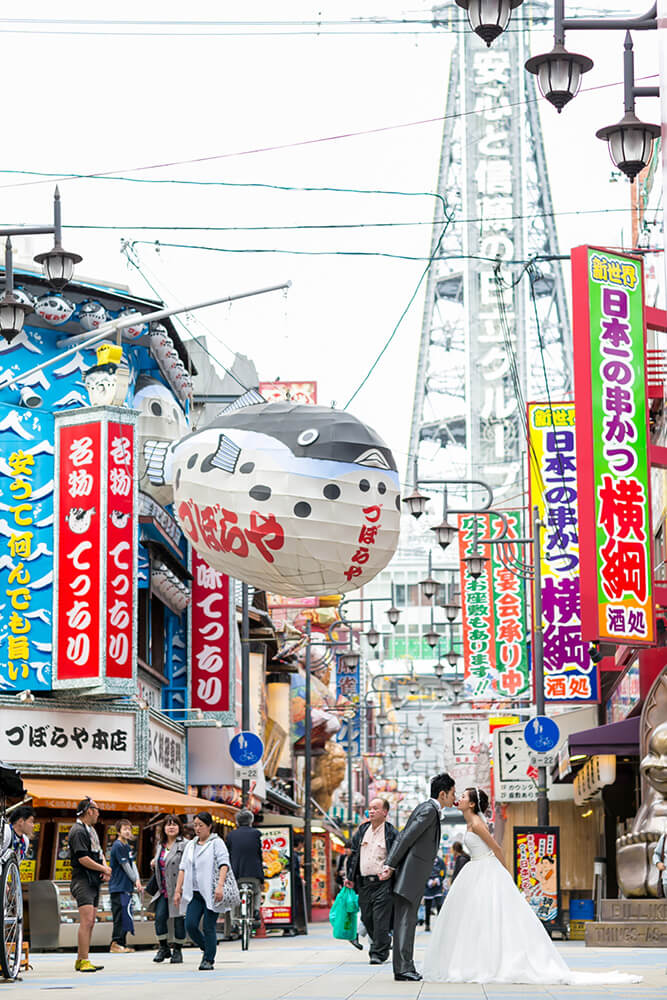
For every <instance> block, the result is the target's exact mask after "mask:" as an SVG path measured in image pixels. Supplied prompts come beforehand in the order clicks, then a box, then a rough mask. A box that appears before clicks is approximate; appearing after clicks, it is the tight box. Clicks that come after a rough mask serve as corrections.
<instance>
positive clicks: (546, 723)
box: [523, 715, 560, 753]
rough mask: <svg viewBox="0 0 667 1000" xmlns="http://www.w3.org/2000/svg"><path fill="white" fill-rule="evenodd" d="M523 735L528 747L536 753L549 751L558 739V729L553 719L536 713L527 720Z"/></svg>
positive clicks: (556, 743)
mask: <svg viewBox="0 0 667 1000" xmlns="http://www.w3.org/2000/svg"><path fill="white" fill-rule="evenodd" d="M523 735H524V739H525V741H526V743H527V744H528V746H529V747H530V749H531V750H534V751H535V752H536V753H549V751H550V750H554V749H555V748H556V747H557V746H558V743H559V741H560V729H559V728H558V726H557V724H556V723H555V722H554V720H553V719H549V718H548V717H547V716H546V715H536V716H535V718H534V719H531V720H530V722H527V723H526V725H525V727H524V730H523Z"/></svg>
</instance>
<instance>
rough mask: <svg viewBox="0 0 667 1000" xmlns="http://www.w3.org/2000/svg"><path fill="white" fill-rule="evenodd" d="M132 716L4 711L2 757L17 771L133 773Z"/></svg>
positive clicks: (0, 728) (0, 737)
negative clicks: (82, 769) (91, 769)
mask: <svg viewBox="0 0 667 1000" xmlns="http://www.w3.org/2000/svg"><path fill="white" fill-rule="evenodd" d="M136 727H137V717H136V715H135V713H134V712H87V711H82V710H81V709H76V710H72V711H69V710H67V709H60V708H59V709H54V710H51V709H46V708H28V709H26V708H6V707H4V706H3V709H2V725H0V757H1V759H2V760H4V761H6V762H7V763H11V764H16V765H18V766H20V767H27V768H32V770H35V768H39V767H40V766H42V767H43V766H44V761H45V760H47V761H48V763H49V766H51V767H52V766H54V765H57V766H58V767H61V768H62V767H77V766H78V767H88V768H89V767H94V768H105V769H108V771H109V773H110V774H112V773H117V772H118V770H119V769H120V770H121V772H122V771H125V772H126V771H127V770H128V769H134V767H135V761H136Z"/></svg>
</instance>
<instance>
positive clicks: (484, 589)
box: [459, 511, 530, 701]
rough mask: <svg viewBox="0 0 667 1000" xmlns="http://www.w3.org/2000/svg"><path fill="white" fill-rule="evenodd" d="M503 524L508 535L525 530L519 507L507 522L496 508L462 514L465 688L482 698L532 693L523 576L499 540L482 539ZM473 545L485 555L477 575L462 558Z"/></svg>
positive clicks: (497, 531) (516, 535)
mask: <svg viewBox="0 0 667 1000" xmlns="http://www.w3.org/2000/svg"><path fill="white" fill-rule="evenodd" d="M505 524H506V525H507V534H506V535H505V537H506V538H507V539H508V540H511V539H513V538H519V537H520V536H521V519H520V514H519V513H518V512H513V511H509V512H507V513H506V514H505V522H503V519H502V518H501V517H500V516H499V515H497V514H481V515H479V514H478V515H467V514H461V515H459V555H460V567H461V580H462V602H461V603H462V617H463V656H464V689H465V692H466V694H467V695H468V696H469V697H470V698H472V699H477V700H483V701H486V700H489V699H490V698H493V699H494V700H496V699H502V698H508V699H512V700H517V699H520V698H522V697H529V696H530V663H529V660H528V650H527V645H528V644H527V634H526V603H525V592H524V586H523V581H522V580H521V579H520V577H519V576H517V574H516V573H512V572H511V570H509V569H508V568H507V567H506V566H505V564H504V562H503V559H502V558H501V552H500V547H499V546H498V545H488V544H487V545H481V544H480V543H479V539H483V538H496V537H498V536H499V535H500V534H501V533H502V532H503V530H504V528H505ZM475 550H476V551H478V552H481V553H482V555H484V556H485V557H486V561H485V562H484V563H483V564H482V572H481V575H480V576H479V577H473V575H472V573H471V572H470V570H469V569H468V566H467V564H466V563H465V562H464V557H465V556H467V555H470V553H472V552H473V551H475Z"/></svg>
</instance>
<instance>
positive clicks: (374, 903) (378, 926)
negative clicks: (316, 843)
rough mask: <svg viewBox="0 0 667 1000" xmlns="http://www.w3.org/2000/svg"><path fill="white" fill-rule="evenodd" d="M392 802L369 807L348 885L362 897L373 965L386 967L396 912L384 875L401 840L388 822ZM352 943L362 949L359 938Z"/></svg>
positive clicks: (376, 802) (356, 842) (352, 844)
mask: <svg viewBox="0 0 667 1000" xmlns="http://www.w3.org/2000/svg"><path fill="white" fill-rule="evenodd" d="M388 813H389V803H388V802H387V800H386V799H379V798H378V799H372V800H371V802H369V804H368V822H367V823H362V824H361V826H360V827H359V829H358V830H357V832H356V833H355V835H354V837H353V838H352V840H351V842H350V848H351V853H350V860H349V861H348V865H347V880H346V882H345V885H346V886H348V887H349V888H351V889H355V890H356V892H357V893H358V895H359V909H360V910H361V919H362V921H363V923H364V926H365V928H366V930H367V931H368V938H369V941H370V949H369V951H370V964H371V965H382V963H383V962H386V961H387V959H388V958H389V949H390V948H391V937H390V933H389V931H390V928H391V919H392V912H393V900H392V885H391V880H390V879H387V880H385V881H382V880H381V879H380V874H381V873H382V870H383V869H384V867H385V862H386V860H387V855H388V854H389V851H390V850H391V848H392V846H393V844H394V841H395V840H396V838H397V837H398V830H397V829H396V827H395V826H392V824H391V823H389V822H388V820H387V814H388ZM352 944H354V945H355V947H359V948H360V947H361V945H360V943H359V941H358V939H357V942H356V943H355V942H354V941H353V942H352Z"/></svg>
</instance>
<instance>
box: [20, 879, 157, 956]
mask: <svg viewBox="0 0 667 1000" xmlns="http://www.w3.org/2000/svg"><path fill="white" fill-rule="evenodd" d="M28 898H29V902H30V947H31V949H32V950H33V951H34V950H36V949H42V950H45V951H50V950H53V949H56V948H75V947H76V944H77V934H78V931H79V910H78V908H77V905H76V901H75V899H74V897H73V896H72V894H71V893H70V891H69V882H52V881H39V882H32V883H30V884H29V885H28ZM149 902H150V900H149V897H148V896H146V895H145V894H143V895H142V898H140V897H139V894H138V893H134V896H133V903H134V906H133V909H134V935H131V934H130V935H128V941H127V943H128V945H130V946H131V947H133V946H134V945H140V944H154V943H155V930H154V925H153V914H152V913H150V912H149V911H148V910H147V909H146V907H147V905H148V903H149ZM112 930H113V922H112V917H111V898H110V896H109V890H108V889H107V887H106V886H102V887H101V889H100V902H99V909H98V917H97V920H96V921H95V927H94V929H93V937H92V942H91V943H92V945H93V947H95V946H99V947H108V946H109V945H110V944H111V933H112Z"/></svg>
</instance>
